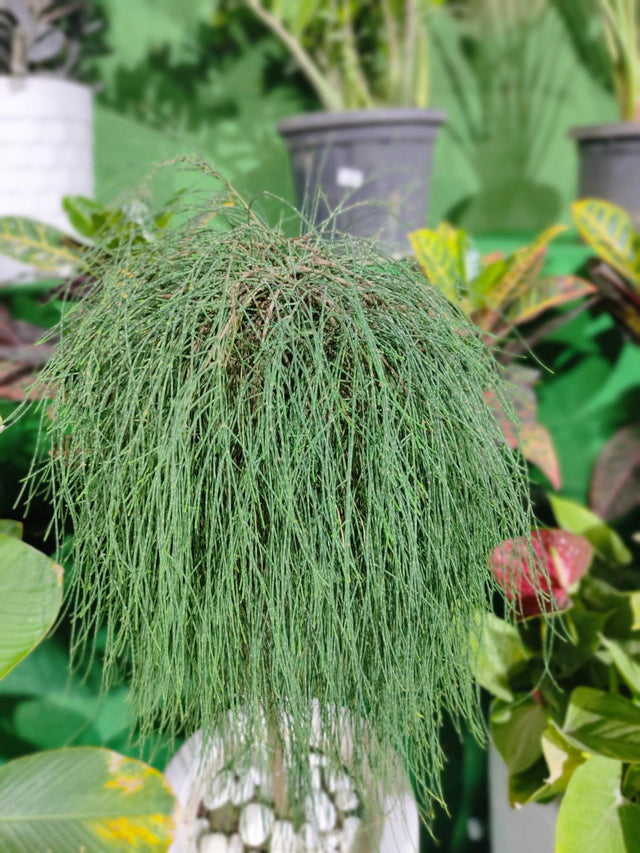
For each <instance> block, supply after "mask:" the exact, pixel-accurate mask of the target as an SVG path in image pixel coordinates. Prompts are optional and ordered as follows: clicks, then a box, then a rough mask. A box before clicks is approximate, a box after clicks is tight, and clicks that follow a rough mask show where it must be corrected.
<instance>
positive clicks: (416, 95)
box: [242, 0, 444, 254]
mask: <svg viewBox="0 0 640 853" xmlns="http://www.w3.org/2000/svg"><path fill="white" fill-rule="evenodd" d="M242 2H243V3H244V5H246V6H247V7H248V8H249V9H250V10H251V11H252V13H253V14H254V15H255V16H256V17H257V18H258V19H259V20H260V21H262V23H263V24H264V25H265V26H266V27H267V28H268V29H269V30H270V31H271V32H272V33H274V34H275V35H276V36H277V37H278V38H279V39H280V41H281V42H282V43H283V44H284V46H285V47H286V48H287V49H288V50H289V51H290V53H291V55H292V57H293V59H294V61H295V63H296V65H297V67H298V68H299V69H300V71H302V73H303V74H304V75H305V77H306V78H307V80H308V82H309V83H310V84H311V86H312V88H313V89H314V91H315V93H316V95H317V96H318V99H319V101H320V103H321V104H322V106H323V107H324V110H325V111H324V112H318V113H311V114H306V115H301V116H295V117H293V118H289V119H286V120H285V121H283V122H281V123H280V125H279V131H280V133H281V134H282V135H283V136H284V138H285V141H286V143H287V146H288V148H289V152H290V155H291V163H292V169H293V178H294V184H295V190H296V195H297V198H298V203H299V206H300V207H301V208H302V209H303V211H304V212H305V213H306V215H307V217H308V218H309V219H310V220H311V221H313V222H316V223H319V222H321V221H324V220H326V219H327V218H329V223H330V227H331V228H333V229H335V230H337V231H346V232H349V233H350V234H353V235H359V236H367V237H376V238H377V239H378V240H379V241H380V245H381V246H382V247H383V248H385V249H386V250H387V251H389V252H392V253H400V254H403V253H406V250H407V249H408V246H407V242H406V236H405V235H406V233H407V231H409V230H412V229H415V228H420V227H422V226H423V225H424V224H425V218H426V214H427V198H428V191H429V178H430V172H431V159H432V149H433V144H434V141H435V138H436V134H437V131H438V128H439V126H440V125H441V124H442V122H443V121H444V115H443V114H442V113H440V112H436V111H433V110H428V109H426V107H427V105H428V101H429V78H430V69H429V35H428V27H429V17H430V15H432V14H433V13H434V10H435V8H436V7H437V6H441V5H442V0H391V2H382V3H377V4H376V3H368V2H362V0H357V2H344V0H340V2H338V3H333V2H328V0H315V2H313V3H306V4H281V3H273V2H270V0H242ZM336 211H338V212H337V213H336Z"/></svg>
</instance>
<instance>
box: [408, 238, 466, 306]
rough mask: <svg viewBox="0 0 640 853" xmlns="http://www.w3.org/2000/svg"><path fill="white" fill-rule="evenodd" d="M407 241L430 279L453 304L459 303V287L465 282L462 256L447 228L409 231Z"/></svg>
mask: <svg viewBox="0 0 640 853" xmlns="http://www.w3.org/2000/svg"><path fill="white" fill-rule="evenodd" d="M408 236H409V240H410V242H411V246H412V248H413V251H414V252H415V255H416V259H417V261H418V263H419V264H420V266H421V268H422V271H423V272H424V274H425V275H426V277H427V278H428V279H429V282H430V283H431V284H432V285H433V286H434V287H437V288H438V289H439V290H441V291H442V293H444V295H445V296H446V297H447V299H448V300H449V301H450V302H452V303H453V304H454V305H461V301H462V300H461V297H460V295H459V294H460V287H461V286H463V285H464V284H465V280H464V276H465V266H464V255H462V256H461V255H460V253H459V250H458V246H457V244H456V243H455V242H454V241H453V240H452V237H451V234H450V232H449V231H446V232H445V231H443V230H442V229H440V230H438V231H430V230H429V229H427V228H423V229H421V230H419V231H412V232H411V233H410V234H409V235H408Z"/></svg>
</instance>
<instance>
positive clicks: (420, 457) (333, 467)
mask: <svg viewBox="0 0 640 853" xmlns="http://www.w3.org/2000/svg"><path fill="white" fill-rule="evenodd" d="M182 221H183V223H184V224H182V225H175V226H174V227H173V228H171V229H169V230H168V231H167V232H166V233H164V234H163V236H162V239H161V240H159V241H152V242H135V241H130V242H128V243H127V242H125V241H123V242H122V244H121V245H119V246H118V247H116V248H115V249H114V251H113V253H112V254H111V256H110V257H109V258H107V259H106V260H105V258H104V257H102V258H101V260H100V262H99V264H98V265H97V266H96V269H95V270H94V272H93V275H92V278H94V279H95V281H96V285H95V287H94V288H93V290H92V292H91V293H89V294H88V295H87V296H86V297H85V299H84V300H83V301H81V302H80V303H79V305H78V306H77V307H76V308H74V309H73V310H72V311H70V312H69V313H68V316H67V319H66V321H65V324H64V326H63V328H62V329H61V330H60V337H61V340H60V344H59V346H58V348H57V351H56V353H55V355H54V357H53V358H52V359H51V361H50V362H49V363H48V365H47V366H46V368H45V370H44V373H43V375H42V378H41V381H42V383H43V385H44V387H46V388H53V389H55V396H54V399H53V401H52V403H51V404H49V403H48V404H47V412H48V414H47V415H46V416H45V423H46V424H47V429H46V433H47V434H48V439H49V440H50V442H51V446H52V448H53V449H52V452H51V453H50V455H49V456H48V457H47V458H46V460H45V461H44V463H42V467H41V468H40V469H39V470H36V471H35V472H34V477H35V479H36V481H37V482H42V483H45V484H48V488H49V492H50V497H51V499H52V501H53V506H54V511H55V528H56V530H57V532H58V534H59V535H62V533H63V531H64V530H65V529H68V525H71V526H72V528H73V531H74V539H73V555H72V558H73V565H74V571H73V577H72V581H71V594H70V604H71V606H72V615H73V620H74V626H75V627H74V641H73V645H74V652H75V656H76V659H78V658H79V656H81V655H82V653H83V652H86V651H87V649H88V648H90V647H91V643H92V641H93V638H94V637H95V634H96V631H97V630H98V629H99V628H100V627H101V626H106V649H105V679H106V682H107V683H111V682H113V681H114V680H116V679H118V678H120V677H121V676H122V674H123V673H126V674H127V676H128V677H129V679H130V684H131V696H132V703H133V707H134V710H135V714H136V717H137V720H138V722H139V724H140V725H141V727H142V730H143V732H150V731H151V730H161V731H164V732H166V733H167V734H168V735H175V734H177V733H185V732H186V733H191V732H193V731H195V730H196V729H198V728H200V727H204V728H205V731H207V730H208V731H212V726H213V725H214V723H215V721H216V720H220V719H222V718H223V717H225V718H226V715H227V713H228V712H231V713H232V714H233V715H238V714H239V715H240V717H241V718H242V720H244V723H243V725H242V726H238V727H237V731H236V732H235V735H236V738H237V741H238V744H239V746H240V748H241V747H242V745H243V744H244V745H247V746H248V745H249V744H250V743H251V740H252V738H253V737H254V736H256V735H257V734H258V733H259V732H261V731H263V727H264V725H265V723H266V726H267V729H268V731H269V733H270V734H269V738H270V740H271V741H274V742H279V743H280V744H281V745H282V744H284V747H285V748H284V750H283V751H284V756H285V758H284V760H285V764H286V767H287V771H288V778H289V783H290V785H293V786H304V785H306V784H308V782H309V780H306V781H305V777H304V774H305V769H304V768H305V767H306V768H307V769H308V767H309V749H310V746H309V743H310V737H311V735H312V724H313V725H316V724H317V721H316V722H313V721H312V706H313V707H315V708H316V709H317V711H316V713H319V714H320V717H321V720H320V722H321V725H322V730H323V731H324V732H325V741H326V742H325V743H324V744H323V749H324V750H325V753H328V754H329V755H333V756H335V757H336V759H337V760H342V759H341V747H342V745H343V738H344V735H345V732H344V730H343V727H344V721H345V720H346V719H350V720H355V721H357V720H361V719H362V720H366V725H364V726H363V727H362V728H360V726H359V724H354V725H352V726H351V731H350V732H349V737H350V738H351V740H352V742H353V747H352V750H351V753H352V758H353V761H352V764H353V772H354V773H355V774H356V775H357V774H358V773H360V772H362V773H363V774H367V778H370V774H371V772H374V773H375V774H377V775H378V776H379V777H381V778H384V777H385V771H386V769H388V768H387V759H388V756H389V755H390V754H391V753H393V752H395V753H397V754H398V755H399V756H400V757H401V758H402V759H403V760H404V762H405V765H406V766H407V767H408V768H409V769H410V770H411V771H412V772H413V774H414V776H415V779H416V780H417V784H418V785H419V786H421V787H422V791H421V793H422V794H423V795H424V797H425V802H427V805H428V803H429V802H431V799H430V798H432V797H436V798H440V797H441V788H440V782H439V771H440V769H441V766H442V762H443V758H444V756H443V755H442V751H441V748H440V745H439V738H438V730H439V726H440V723H441V721H442V717H443V713H446V712H448V713H449V714H451V715H452V716H453V718H454V719H455V720H456V722H458V723H459V722H460V721H461V720H462V719H466V720H468V721H470V724H471V726H472V728H473V730H474V731H475V732H476V733H477V734H479V735H481V734H482V723H481V717H480V713H479V705H478V688H477V685H476V683H475V682H474V680H473V678H472V675H471V666H470V656H471V654H472V652H471V651H470V649H471V648H472V644H471V642H470V637H472V635H475V634H478V632H479V631H481V627H482V626H481V624H480V620H478V617H477V614H478V612H479V611H483V610H487V609H488V607H490V603H491V600H492V596H493V593H494V592H495V590H496V588H497V586H496V582H495V580H494V579H492V576H491V572H490V570H489V567H488V562H487V560H488V555H489V553H490V551H491V549H492V548H493V547H494V546H496V545H497V544H498V543H500V542H502V541H503V540H505V539H507V538H510V537H514V536H521V535H526V534H527V533H528V531H529V530H530V526H531V519H530V512H529V508H528V503H527V501H526V498H525V495H526V480H525V475H524V473H523V468H522V464H521V460H520V458H519V457H518V456H517V455H516V454H514V452H513V451H512V450H510V449H509V448H508V446H507V445H506V443H505V441H504V438H503V436H502V433H501V429H500V426H499V424H498V422H497V421H496V419H495V418H494V415H493V414H492V412H491V410H490V409H489V408H488V407H487V405H486V403H485V400H484V395H485V394H486V393H487V392H488V391H491V392H492V393H493V394H495V395H496V396H497V398H499V399H500V400H501V401H502V403H503V405H504V406H505V407H506V408H508V407H509V406H508V402H507V400H506V399H505V397H504V395H503V394H502V391H501V387H500V382H499V377H498V375H497V367H496V365H495V362H494V360H493V359H492V357H491V354H490V353H489V351H488V350H487V349H486V348H485V345H484V344H483V343H482V342H481V341H480V340H479V339H478V338H477V336H476V335H475V333H474V331H473V329H472V327H471V326H470V325H469V324H468V323H467V321H466V320H465V318H464V316H463V315H462V313H461V312H460V311H459V310H458V309H457V308H456V307H455V306H452V305H450V304H449V303H448V302H447V300H446V299H445V298H444V297H443V296H442V294H441V293H439V292H438V291H437V290H436V288H433V287H430V286H429V285H428V284H427V283H426V282H425V279H424V277H423V276H422V275H421V274H420V273H418V272H414V271H412V270H410V269H409V268H408V267H407V265H406V264H404V263H400V262H394V261H390V260H388V259H386V258H384V257H382V256H380V255H379V254H378V253H377V252H376V251H375V250H374V249H373V248H372V247H371V246H370V245H369V244H358V243H351V242H347V243H345V244H343V245H337V246H336V245H327V244H325V243H324V242H323V241H322V239H321V235H314V234H308V235H306V236H303V237H297V238H287V237H285V236H284V235H283V233H282V232H281V231H280V230H278V229H271V228H269V227H267V226H266V225H265V224H263V223H262V222H261V221H260V220H259V218H258V217H257V216H256V215H255V214H253V213H252V212H251V211H250V210H249V208H248V207H246V206H245V205H244V203H243V202H242V200H241V199H239V198H238V197H237V196H235V195H234V196H233V197H232V199H231V201H230V200H229V196H228V195H227V194H225V196H224V198H223V199H222V201H220V202H216V204H215V205H214V206H213V208H211V207H210V208H209V209H208V210H207V211H206V215H197V216H195V217H193V218H191V219H190V220H189V221H186V222H185V220H184V218H183V220H182ZM213 226H215V227H213ZM313 700H316V701H315V702H314V701H313ZM342 709H345V710H346V714H343V713H342ZM278 748H279V749H281V747H278ZM359 768H360V770H359Z"/></svg>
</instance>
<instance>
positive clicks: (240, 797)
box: [165, 716, 420, 853]
mask: <svg viewBox="0 0 640 853" xmlns="http://www.w3.org/2000/svg"><path fill="white" fill-rule="evenodd" d="M229 720H230V721H231V725H232V726H234V727H237V725H238V719H237V718H232V717H231V716H230V717H229ZM227 724H228V722H227ZM240 725H242V723H240ZM264 738H265V740H264V742H266V732H265V735H264ZM228 743H229V741H228V739H227V738H225V736H224V729H219V730H218V732H216V734H215V735H214V736H213V737H212V738H210V739H209V740H208V741H207V743H206V744H203V738H202V733H201V732H197V733H196V734H195V735H194V736H193V737H191V738H190V739H189V740H188V741H187V742H186V743H185V744H184V745H183V746H182V747H181V748H180V750H179V751H178V752H177V753H176V755H175V756H174V757H173V759H172V760H171V761H170V762H169V765H168V766H167V769H166V771H165V775H166V778H167V781H168V782H169V784H170V785H171V787H172V788H173V791H174V793H175V795H176V798H177V801H178V822H177V832H176V836H175V839H174V842H173V844H172V845H171V847H170V848H169V850H170V853H243V851H247V850H253V851H255V850H256V849H260V850H264V851H271V853H378V851H379V853H417V851H418V849H419V837H420V823H419V818H418V811H417V807H416V803H415V799H414V797H413V793H412V790H411V785H410V782H409V778H408V776H407V775H406V773H405V772H404V771H403V770H400V769H398V772H397V774H396V781H395V784H394V786H393V788H394V790H393V792H389V791H383V790H382V786H380V785H376V784H372V785H371V787H370V789H369V790H368V791H367V792H366V793H365V794H363V795H362V794H361V793H360V792H356V790H355V786H354V784H353V781H352V780H351V779H350V777H349V776H348V770H347V768H348V762H349V758H350V752H351V749H350V744H349V741H348V739H345V745H344V748H343V753H344V755H343V759H344V766H343V768H341V769H340V770H336V769H335V768H333V769H330V768H329V767H328V762H327V759H326V756H324V754H323V753H322V751H321V749H320V748H319V744H312V749H313V756H312V761H311V762H310V763H311V766H312V767H313V768H314V771H313V781H312V792H311V795H310V796H309V797H307V798H306V799H305V803H304V806H303V808H302V809H300V811H301V812H302V813H303V816H302V818H300V819H298V820H296V819H295V818H293V817H292V816H291V809H287V808H286V794H284V793H283V791H284V786H283V783H282V777H280V781H279V782H278V781H277V777H276V776H275V775H274V773H273V772H272V771H273V768H274V763H276V764H277V760H276V761H275V762H274V761H273V760H272V759H269V760H268V761H266V762H265V761H264V760H260V758H258V757H256V756H259V755H260V754H262V755H263V756H264V755H265V754H266V753H265V751H264V746H256V749H255V750H254V749H253V748H252V750H251V752H252V757H251V758H250V759H249V760H245V761H244V762H242V763H240V762H238V761H235V762H234V760H233V756H231V758H230V756H229V754H228V753H229V746H228ZM345 770H347V772H345ZM283 795H284V798H285V808H283V806H282V802H283V800H282V797H283ZM287 812H289V813H287Z"/></svg>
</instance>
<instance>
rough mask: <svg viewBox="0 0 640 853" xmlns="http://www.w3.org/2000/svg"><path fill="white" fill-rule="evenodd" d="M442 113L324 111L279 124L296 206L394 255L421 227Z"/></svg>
mask: <svg viewBox="0 0 640 853" xmlns="http://www.w3.org/2000/svg"><path fill="white" fill-rule="evenodd" d="M444 120H445V116H444V113H441V112H436V111H434V110H424V109H417V108H394V109H377V110H354V111H348V112H323V113H310V114H308V115H301V116H294V117H293V118H289V119H286V120H285V121H283V122H281V123H280V125H279V126H278V130H279V132H280V133H281V135H282V136H283V137H284V139H285V141H286V144H287V146H288V149H289V154H290V157H291V166H292V170H293V180H294V185H295V191H296V197H297V201H298V206H299V207H300V209H301V210H302V211H303V213H304V214H305V216H307V217H308V218H309V219H310V220H311V222H312V223H313V224H321V223H323V222H325V221H326V220H327V219H328V218H329V217H331V215H332V213H333V212H334V211H336V210H339V212H338V213H336V215H335V218H333V219H332V220H331V222H330V227H331V228H335V231H336V232H338V233H348V234H352V235H354V236H358V237H370V238H375V239H377V240H378V241H379V244H380V246H381V248H382V249H383V250H384V251H386V252H388V253H390V254H393V255H406V254H407V253H408V251H409V242H408V240H407V233H408V232H409V231H412V230H414V229H416V228H422V227H424V225H425V223H426V216H427V209H428V195H429V184H430V178H431V162H432V156H433V146H434V142H435V140H436V136H437V133H438V130H439V128H440V126H441V125H442V124H443V122H444Z"/></svg>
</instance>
